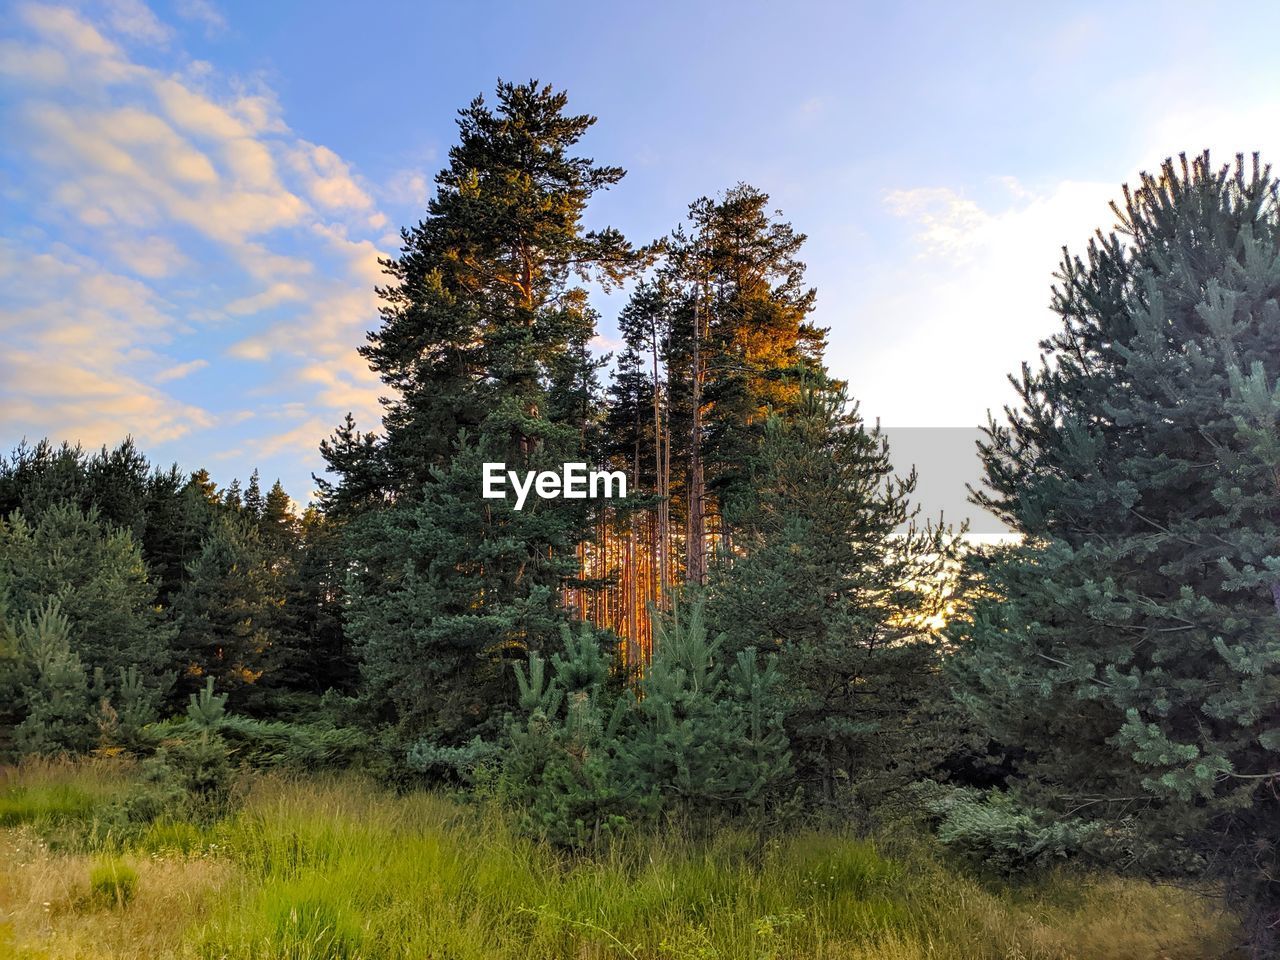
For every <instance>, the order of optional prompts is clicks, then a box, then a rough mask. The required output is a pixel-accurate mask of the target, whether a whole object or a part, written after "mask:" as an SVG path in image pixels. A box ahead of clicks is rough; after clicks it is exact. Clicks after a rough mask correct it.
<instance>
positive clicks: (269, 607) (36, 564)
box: [0, 439, 354, 754]
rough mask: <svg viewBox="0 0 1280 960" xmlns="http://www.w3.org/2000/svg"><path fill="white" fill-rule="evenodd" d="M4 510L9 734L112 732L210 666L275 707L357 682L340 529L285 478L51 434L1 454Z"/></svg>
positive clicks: (31, 741)
mask: <svg viewBox="0 0 1280 960" xmlns="http://www.w3.org/2000/svg"><path fill="white" fill-rule="evenodd" d="M0 516H3V518H4V519H3V520H0V641H2V642H0V658H2V662H3V667H2V668H0V683H3V688H4V689H3V693H4V696H3V698H0V703H3V704H4V707H3V711H4V720H5V721H7V722H6V723H5V725H4V728H3V731H4V735H5V736H4V741H3V743H2V746H3V747H4V748H7V749H9V750H16V751H18V752H24V753H46V754H47V753H57V752H61V751H70V752H80V751H85V750H88V749H91V748H94V747H97V746H98V745H99V744H101V743H111V742H112V735H113V734H112V730H113V728H114V727H115V726H116V725H117V724H118V723H119V722H120V720H121V717H127V718H131V720H132V722H133V725H134V726H139V725H141V724H143V723H145V722H147V721H148V720H154V719H158V718H159V717H160V716H161V715H163V714H166V713H169V712H172V710H173V709H174V708H176V707H180V706H182V705H183V704H185V703H186V701H187V699H188V697H189V696H190V695H191V694H192V693H195V692H197V691H198V690H200V689H201V688H203V687H204V686H206V684H207V683H208V682H209V681H212V682H213V683H214V684H215V685H216V687H217V688H218V689H219V690H221V691H222V692H223V693H224V694H225V695H226V696H227V698H228V700H229V702H230V703H231V704H232V705H233V706H234V707H235V708H237V709H239V710H241V711H245V712H247V713H249V714H253V715H260V716H267V715H273V714H280V713H285V712H288V711H289V710H290V709H294V708H296V707H297V705H298V702H299V698H303V699H305V698H306V697H308V696H310V697H312V698H318V697H319V696H320V695H321V694H323V693H324V692H325V691H327V690H330V689H333V690H339V691H343V690H348V689H351V688H352V686H353V682H354V677H353V671H354V664H353V662H352V661H351V659H350V657H349V655H348V653H347V652H346V649H345V645H344V644H345V641H344V640H343V633H342V628H341V609H340V606H339V603H340V596H341V593H340V590H341V579H342V576H343V570H342V559H341V555H340V553H339V551H338V547H337V543H336V540H335V539H334V536H333V532H332V530H331V529H330V527H329V526H328V525H327V524H326V522H325V520H324V518H323V517H322V516H321V515H320V514H319V513H318V512H317V511H316V510H315V509H314V508H310V509H307V510H306V511H304V512H303V513H301V515H299V514H298V513H297V512H296V511H295V509H294V507H293V504H292V501H291V500H290V498H289V496H288V494H286V493H285V491H284V489H283V488H282V487H281V485H280V483H279V481H277V482H276V483H275V484H273V485H272V487H271V488H270V489H269V490H268V491H267V492H266V493H265V494H264V493H263V492H262V490H261V487H260V484H259V478H258V473H257V471H254V473H253V475H252V476H251V477H250V479H249V482H248V485H247V487H245V488H243V489H242V488H241V485H240V483H239V482H238V481H232V482H231V484H230V485H229V486H228V487H226V488H225V489H222V490H219V489H218V488H217V486H216V485H215V484H214V482H213V481H212V480H211V479H210V478H209V474H208V473H207V472H206V471H205V470H203V469H202V470H198V471H196V472H194V473H191V474H184V473H182V472H181V471H180V470H179V469H178V467H177V466H172V467H169V468H167V469H164V468H160V467H153V466H152V465H151V464H150V463H149V462H148V460H147V459H146V457H145V456H144V455H143V454H142V453H141V452H140V451H139V450H138V449H137V448H136V446H135V445H134V443H133V441H132V440H128V439H126V440H125V441H124V442H123V443H121V444H120V445H119V446H117V447H115V448H114V449H108V448H106V447H104V448H102V450H100V451H99V452H97V453H94V454H88V453H86V452H85V451H84V450H82V449H81V448H80V447H78V446H71V445H69V444H62V445H60V446H54V445H53V444H51V443H49V442H48V441H41V442H39V443H36V444H33V445H27V444H23V445H20V446H19V447H18V448H17V449H16V450H15V451H14V452H13V453H12V454H11V455H9V456H7V457H4V458H0Z"/></svg>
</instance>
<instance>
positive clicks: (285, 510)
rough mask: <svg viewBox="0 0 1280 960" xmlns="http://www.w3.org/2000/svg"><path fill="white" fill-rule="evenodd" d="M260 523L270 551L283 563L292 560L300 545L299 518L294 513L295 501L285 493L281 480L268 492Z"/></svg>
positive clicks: (260, 514) (263, 504)
mask: <svg viewBox="0 0 1280 960" xmlns="http://www.w3.org/2000/svg"><path fill="white" fill-rule="evenodd" d="M258 523H259V526H260V527H261V529H262V539H263V542H264V543H265V544H266V545H267V547H268V549H270V550H271V551H272V552H273V553H275V554H276V555H277V556H278V557H280V558H281V560H282V561H285V560H288V559H291V558H292V557H293V555H294V553H295V552H296V551H297V549H298V544H299V530H298V518H297V516H296V515H295V514H294V512H293V500H291V499H290V497H289V495H288V494H287V493H285V492H284V487H283V486H282V485H281V483H280V481H279V480H276V482H275V483H273V484H272V485H271V489H270V490H268V491H267V496H266V499H265V500H263V502H262V510H261V512H260V513H259V515H258Z"/></svg>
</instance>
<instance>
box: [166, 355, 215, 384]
mask: <svg viewBox="0 0 1280 960" xmlns="http://www.w3.org/2000/svg"><path fill="white" fill-rule="evenodd" d="M207 366H209V361H208V360H200V359H197V360H188V361H187V362H186V363H177V364H174V365H173V366H172V367H168V368H167V369H164V370H161V371H160V372H159V373H157V374H156V375H155V377H154V378H153V379H154V380H155V382H156V383H168V382H169V381H170V380H181V379H182V378H183V377H187V376H190V375H191V374H193V373H195V372H196V371H197V370H203V369H204V368H205V367H207Z"/></svg>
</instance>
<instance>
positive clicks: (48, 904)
mask: <svg viewBox="0 0 1280 960" xmlns="http://www.w3.org/2000/svg"><path fill="white" fill-rule="evenodd" d="M2 776H3V779H2V780H0V956H2V957H6V958H8V957H13V958H24V960H25V958H30V960H36V958H39V960H72V958H95V960H96V958H104V960H105V958H113V960H116V958H119V960H124V958H138V960H140V958H161V957H182V958H203V960H224V958H225V960H382V958H411V957H412V958H441V960H443V958H450V960H497V958H524V957H544V958H559V957H573V958H582V960H588V958H602V960H603V958H629V960H650V958H654V960H657V958H671V960H676V958H690V960H718V958H724V960H729V958H743V960H747V958H749V960H765V958H768V960H781V958H792V957H795V958H799V957H806V958H808V957H814V958H837V957H838V958H851V960H852V958H866V960H871V958H876V960H916V958H926V957H927V958H948V960H952V958H953V960H981V958H992V960H997V958H999V960H1010V958H1022V960H1067V958H1080V960H1087V958H1099V960H1101V958H1108V960H1121V958H1130V960H1140V958H1153V960H1154V958H1167V960H1205V958H1214V957H1224V958H1225V957H1232V956H1234V955H1235V954H1234V953H1233V952H1232V951H1233V945H1234V944H1235V943H1236V942H1237V940H1238V933H1237V929H1236V924H1235V922H1234V921H1233V919H1232V917H1231V916H1229V915H1228V914H1227V913H1225V912H1224V911H1223V910H1222V909H1221V908H1220V905H1219V902H1218V901H1216V900H1215V899H1214V898H1212V897H1210V896H1207V895H1203V894H1201V893H1198V892H1196V891H1192V890H1187V889H1183V888H1177V887H1172V886H1163V885H1156V884H1152V883H1148V882H1142V881H1137V880H1132V879H1122V878H1119V877H1112V876H1104V875H1097V874H1084V873H1080V872H1067V871H1066V870H1062V871H1059V872H1056V873H1053V874H1051V875H1048V876H1042V877H1039V878H1035V879H1025V880H1023V881H1022V882H1018V883H1014V882H1011V881H1000V882H997V881H995V880H991V879H984V878H982V877H981V876H979V875H976V874H974V873H973V872H972V871H971V870H968V869H964V868H961V867H960V866H959V865H957V864H954V863H948V862H946V861H945V860H944V859H943V858H942V857H941V855H940V854H939V853H938V852H937V850H936V848H935V847H934V846H933V845H932V843H931V842H930V841H928V840H927V839H923V838H914V837H911V836H893V837H889V836H885V837H880V838H871V839H869V838H867V837H860V836H856V835H854V834H853V833H851V832H836V831H830V830H827V831H824V830H816V829H796V830H794V831H792V832H789V833H786V834H783V835H780V836H773V837H771V838H769V839H767V840H765V841H763V843H762V842H761V840H760V838H759V837H758V836H757V835H756V834H755V833H752V832H749V831H745V830H739V829H732V828H730V829H721V830H717V831H714V832H713V833H710V834H709V835H708V836H707V837H706V838H704V839H701V840H699V839H693V838H691V836H690V834H689V832H688V831H686V830H681V829H679V828H676V827H674V826H673V827H672V828H671V829H669V830H665V831H660V832H648V833H645V834H643V835H639V834H633V835H630V836H626V835H624V836H622V837H621V838H619V839H618V840H617V841H616V842H614V843H613V844H612V846H610V847H609V848H608V849H607V850H606V851H604V852H602V853H599V854H597V855H596V856H593V857H569V856H566V855H564V854H561V853H558V852H556V851H555V850H554V849H552V848H550V847H548V846H546V845H545V844H542V843H540V842H538V841H535V840H531V839H528V838H526V837H523V836H521V835H520V834H519V833H518V832H517V831H516V830H515V829H514V828H513V827H512V825H511V823H510V821H509V816H508V814H507V813H505V812H504V811H502V810H501V809H498V808H497V807H496V806H494V805H491V804H485V803H483V802H469V803H465V804H464V803H462V802H459V801H458V800H456V799H453V798H451V797H449V796H446V795H443V794H439V793H432V792H408V793H400V794H396V793H392V792H389V791H387V790H385V789H383V788H381V787H379V786H376V785H374V784H372V783H370V782H368V781H365V780H361V779H358V778H355V777H335V778H327V779H321V778H300V777H282V776H276V775H269V774H263V773H254V774H246V775H245V776H244V777H243V778H242V779H241V780H240V781H239V782H238V783H237V785H236V787H235V789H234V790H233V792H232V795H231V796H230V797H229V798H228V799H227V801H226V802H225V804H224V805H223V806H222V807H220V808H219V809H217V810H210V809H203V810H196V809H193V808H184V809H186V811H187V812H186V813H185V814H184V813H179V812H178V808H174V809H171V810H168V811H165V812H161V813H160V814H159V815H158V816H154V817H152V818H150V819H148V815H139V800H138V798H139V797H140V796H141V797H145V796H146V784H145V779H144V778H143V777H142V775H141V773H140V771H139V770H138V768H136V767H135V766H133V765H130V764H127V763H124V762H120V761H116V762H108V761H102V760H98V761H82V762H79V763H70V762H53V761H40V762H29V763H25V764H23V765H21V766H18V767H10V768H7V769H6V770H5V771H4V772H3V774H2ZM143 806H145V804H143ZM151 813H154V811H151Z"/></svg>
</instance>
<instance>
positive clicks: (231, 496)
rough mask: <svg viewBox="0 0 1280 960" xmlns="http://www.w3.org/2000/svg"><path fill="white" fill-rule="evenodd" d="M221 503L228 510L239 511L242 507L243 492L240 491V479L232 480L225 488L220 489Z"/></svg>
mask: <svg viewBox="0 0 1280 960" xmlns="http://www.w3.org/2000/svg"><path fill="white" fill-rule="evenodd" d="M221 499H222V505H223V506H224V507H226V508H227V509H228V510H234V511H235V512H236V513H239V512H240V511H241V510H243V509H244V494H242V493H241V492H240V481H239V480H232V481H231V483H229V484H228V485H227V489H225V490H223V491H222V497H221Z"/></svg>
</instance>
